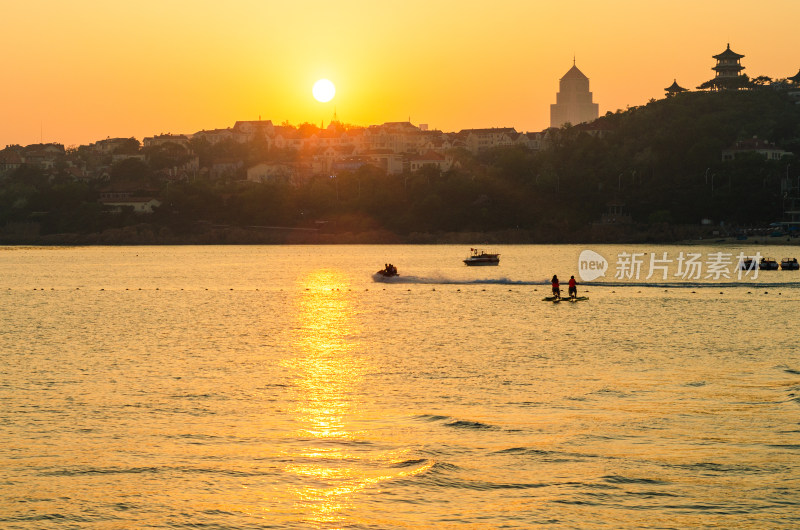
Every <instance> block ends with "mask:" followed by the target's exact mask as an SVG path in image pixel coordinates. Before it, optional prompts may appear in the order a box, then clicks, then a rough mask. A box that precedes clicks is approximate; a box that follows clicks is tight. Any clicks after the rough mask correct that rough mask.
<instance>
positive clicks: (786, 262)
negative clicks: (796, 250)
mask: <svg viewBox="0 0 800 530" xmlns="http://www.w3.org/2000/svg"><path fill="white" fill-rule="evenodd" d="M798 269H800V263H797V258H783V259H782V260H781V270H783V271H796V270H798Z"/></svg>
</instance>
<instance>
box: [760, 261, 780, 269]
mask: <svg viewBox="0 0 800 530" xmlns="http://www.w3.org/2000/svg"><path fill="white" fill-rule="evenodd" d="M778 267H780V265H778V262H777V261H776V260H775V259H773V258H761V263H759V264H758V268H759V269H760V270H762V271H776V270H778Z"/></svg>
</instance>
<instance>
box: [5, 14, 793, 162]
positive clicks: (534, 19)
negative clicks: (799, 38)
mask: <svg viewBox="0 0 800 530" xmlns="http://www.w3.org/2000/svg"><path fill="white" fill-rule="evenodd" d="M39 7H40V6H37V5H35V4H16V5H10V6H6V8H5V13H4V20H5V22H6V30H5V31H4V32H3V34H2V35H0V43H1V44H2V45H3V47H4V49H5V50H7V54H6V57H5V59H6V62H5V65H6V68H7V72H9V75H8V77H7V79H8V81H7V83H6V84H5V86H4V91H3V95H2V96H0V116H2V118H3V122H4V127H3V129H2V131H0V146H4V145H7V144H12V143H18V144H23V145H24V144H31V143H38V142H45V143H46V142H59V143H63V144H65V145H68V146H69V145H80V144H88V143H91V142H94V141H97V140H98V139H102V138H106V137H136V138H143V137H146V136H151V135H154V134H159V133H167V132H172V133H184V132H188V131H198V130H202V129H209V128H218V127H226V126H228V124H230V123H232V122H233V121H236V120H254V119H256V118H257V117H258V116H264V117H266V118H268V119H271V120H273V122H276V123H281V122H284V121H288V122H290V123H293V124H300V123H304V122H310V123H320V121H323V120H324V121H327V120H329V119H330V116H332V115H333V113H334V109H335V111H336V112H337V113H338V115H339V116H340V119H341V120H342V121H343V122H346V123H352V124H355V125H370V124H378V123H384V122H392V121H406V120H410V121H412V122H414V123H426V124H429V126H430V127H431V128H433V129H439V130H443V131H456V130H460V129H464V128H489V127H514V128H516V129H517V130H520V131H539V130H543V129H545V128H547V126H548V124H549V121H550V120H549V118H550V116H549V111H550V105H552V104H554V103H556V92H557V91H558V88H559V87H558V82H559V79H560V78H561V77H562V76H563V74H564V72H565V71H567V70H568V68H569V66H570V62H572V61H573V58H574V57H577V62H578V63H579V64H580V65H581V66H580V67H581V70H582V71H584V72H586V73H587V75H588V77H590V79H591V90H592V92H593V95H594V101H595V102H597V103H599V114H600V115H603V114H605V113H606V112H608V111H611V112H614V111H616V110H618V109H625V108H627V107H628V106H637V105H642V104H644V103H646V102H647V101H648V100H650V99H651V98H656V99H658V98H661V97H663V93H664V87H665V86H668V85H669V84H670V83H671V82H672V81H673V80H675V79H677V82H678V83H679V84H680V85H682V86H685V87H687V88H690V89H693V88H694V87H696V86H697V85H699V84H700V83H702V82H704V81H706V80H708V79H709V78H710V77H711V76H712V75H713V72H712V71H711V68H712V67H713V66H714V60H713V59H712V56H713V55H715V54H717V53H719V52H720V50H722V49H724V48H725V45H726V44H727V43H730V45H731V47H732V48H733V49H735V50H737V51H738V52H739V53H742V54H745V55H746V57H747V60H746V61H747V62H746V65H745V66H746V68H747V70H746V72H747V73H748V74H749V75H751V76H758V75H765V76H769V77H772V78H775V79H778V78H785V77H789V76H792V75H795V74H796V72H797V70H798V67H800V60H799V59H798V58H797V55H796V52H795V49H796V38H795V30H794V27H793V20H795V19H796V16H792V14H796V15H800V6H798V4H797V3H796V2H794V1H793V0H778V1H776V2H773V3H771V4H769V5H768V6H757V5H754V4H751V3H747V2H742V1H739V0H732V1H727V2H722V1H717V0H710V1H707V2H703V3H702V4H699V3H691V2H671V3H657V4H652V3H651V4H647V5H642V4H641V3H638V2H632V1H628V0H625V1H621V2H617V3H615V4H614V5H612V6H602V7H600V6H598V5H597V4H596V3H592V2H588V1H580V2H576V3H571V4H570V5H569V6H568V7H564V6H556V5H547V6H542V5H535V4H531V3H528V2H520V1H507V2H501V3H499V4H496V5H493V6H492V8H491V9H488V8H486V7H485V6H484V5H482V4H466V5H465V4H463V3H455V2H449V1H443V2H437V3H436V4H433V5H430V4H424V3H422V2H414V1H412V2H408V3H405V4H404V5H403V6H402V7H400V8H397V6H384V5H379V4H378V5H364V4H362V3H359V2H343V3H337V4H335V5H333V4H330V3H324V2H306V3H303V5H302V6H300V5H297V6H294V5H270V4H269V3H263V2H254V1H238V2H232V3H230V4H226V5H225V6H202V7H198V6H197V5H196V4H194V3H191V2H186V1H176V2H170V3H169V4H161V3H158V2H153V1H149V0H148V1H144V2H140V3H138V4H136V6H135V8H134V9H131V8H130V7H129V6H122V5H116V4H97V3H95V2H91V1H89V0H79V1H76V2H72V3H70V4H69V5H66V4H65V5H59V4H55V5H48V6H47V9H44V10H42V9H39ZM423 14H424V16H422V15H423ZM772 15H779V16H772ZM656 19H657V20H658V21H659V23H658V25H653V24H651V23H650V22H649V21H651V20H656ZM445 21H447V22H448V23H447V24H445V23H444V22H445ZM321 78H328V79H330V80H331V81H332V82H333V83H334V84H335V86H336V89H337V91H336V95H335V97H334V98H333V99H332V100H331V101H329V102H327V103H321V102H319V101H317V100H315V99H314V98H313V97H312V95H311V87H312V85H313V84H314V82H315V81H317V80H318V79H321Z"/></svg>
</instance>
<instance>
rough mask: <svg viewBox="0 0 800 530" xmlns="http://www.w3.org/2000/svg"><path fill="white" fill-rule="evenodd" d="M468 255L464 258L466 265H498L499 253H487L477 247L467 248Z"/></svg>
mask: <svg viewBox="0 0 800 530" xmlns="http://www.w3.org/2000/svg"><path fill="white" fill-rule="evenodd" d="M469 251H470V255H469V257H468V258H467V259H465V260H464V264H466V265H499V264H500V254H489V253H487V252H485V251H483V250H479V249H477V248H471V249H469Z"/></svg>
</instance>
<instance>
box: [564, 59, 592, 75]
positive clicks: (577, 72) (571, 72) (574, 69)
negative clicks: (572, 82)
mask: <svg viewBox="0 0 800 530" xmlns="http://www.w3.org/2000/svg"><path fill="white" fill-rule="evenodd" d="M561 79H589V78H588V77H586V76H585V75H583V72H581V71H580V70H578V67H577V66H575V63H573V64H572V68H570V69H569V71H568V72H567V73H566V74H564V77H562V78H561Z"/></svg>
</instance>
